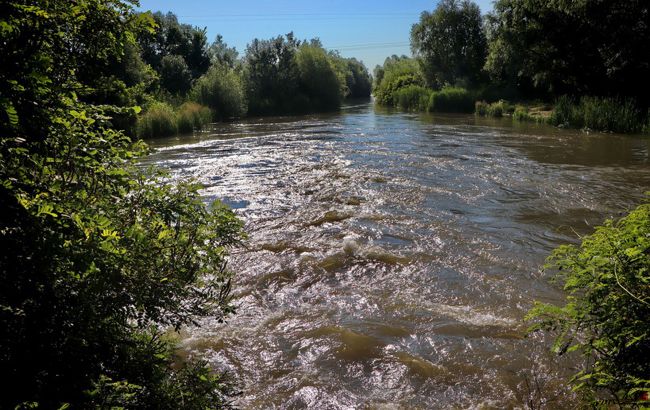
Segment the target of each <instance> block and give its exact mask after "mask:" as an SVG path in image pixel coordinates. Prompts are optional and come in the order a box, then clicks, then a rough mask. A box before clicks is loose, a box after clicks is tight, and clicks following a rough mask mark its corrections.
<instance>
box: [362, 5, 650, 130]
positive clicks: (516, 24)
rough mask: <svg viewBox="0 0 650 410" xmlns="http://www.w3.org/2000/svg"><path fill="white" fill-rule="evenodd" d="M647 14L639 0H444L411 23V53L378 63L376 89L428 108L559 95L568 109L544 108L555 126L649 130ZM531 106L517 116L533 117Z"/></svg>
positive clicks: (381, 95) (404, 104)
mask: <svg viewBox="0 0 650 410" xmlns="http://www.w3.org/2000/svg"><path fill="white" fill-rule="evenodd" d="M649 14H650V3H648V2H646V1H641V0H632V1H629V0H615V1H608V2H603V1H597V0H585V1H548V2H540V1H533V0H497V1H495V2H494V9H493V11H492V12H491V13H490V14H488V15H486V16H482V15H481V12H480V9H479V7H478V5H476V4H475V3H473V2H472V1H469V0H442V1H440V3H439V4H438V6H437V8H436V9H435V10H434V11H433V12H426V11H425V12H423V13H422V15H421V17H420V21H419V22H418V23H416V24H414V25H413V27H412V29H411V49H412V51H413V55H414V57H413V58H409V57H406V56H401V57H399V56H392V57H389V58H388V59H386V62H385V63H384V65H383V66H377V67H376V68H375V72H374V80H375V83H374V94H375V96H376V97H377V101H378V103H380V104H383V105H389V106H390V105H392V106H398V107H401V108H404V109H411V110H429V111H457V110H460V111H472V110H473V104H474V102H475V101H481V102H485V103H487V104H490V103H498V102H500V101H502V100H509V101H529V102H530V101H539V102H542V103H551V104H554V103H555V102H556V101H557V100H558V99H559V98H560V97H562V98H561V105H562V107H561V108H562V112H557V113H554V114H553V115H552V116H551V117H548V121H550V122H552V123H554V124H556V125H570V126H576V127H588V128H593V129H601V130H607V131H620V132H639V131H642V130H643V129H644V128H645V129H646V130H647V128H648V127H647V124H648V106H649V104H650V82H649V81H648V78H649V77H650V54H649V53H648V52H647V46H648V44H650V25H649V24H648V15H649ZM441 92H442V94H440V93H441ZM450 95H451V96H452V98H447V97H448V96H450ZM434 99H438V104H435V103H434V101H433V100H434ZM443 100H444V101H446V100H449V101H450V103H451V105H450V106H447V105H445V104H444V101H443ZM468 101H470V102H471V103H468ZM481 106H484V104H483V105H481ZM499 107H500V105H497V106H496V109H495V110H491V111H489V112H492V111H493V112H498V113H500V112H501V111H500V110H499ZM512 107H513V110H511V112H510V114H512V113H514V105H513V106H512ZM526 110H527V108H526V107H525V106H522V108H521V110H520V112H521V113H522V115H521V116H518V118H528V117H530V116H529V115H523V114H528V113H527V112H526ZM602 117H606V119H605V120H603V119H602Z"/></svg>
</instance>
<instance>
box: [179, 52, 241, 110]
mask: <svg viewBox="0 0 650 410" xmlns="http://www.w3.org/2000/svg"><path fill="white" fill-rule="evenodd" d="M190 99H191V100H193V101H196V102H198V103H199V104H202V105H204V106H207V107H209V108H210V109H211V110H212V113H213V117H214V118H219V119H228V118H233V117H241V116H242V115H243V114H244V113H245V112H246V101H245V95H244V89H243V85H242V78H241V74H240V73H239V72H238V71H236V70H234V69H233V68H231V67H229V66H228V65H226V63H220V62H217V63H215V64H213V65H212V67H210V69H209V70H208V72H207V73H205V74H204V75H203V76H201V78H199V79H198V80H197V81H196V83H195V84H194V86H193V87H192V91H191V92H190Z"/></svg>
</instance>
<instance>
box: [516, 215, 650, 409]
mask: <svg viewBox="0 0 650 410" xmlns="http://www.w3.org/2000/svg"><path fill="white" fill-rule="evenodd" d="M546 268H547V269H549V268H550V269H554V270H557V274H556V276H555V277H554V279H555V280H556V281H557V282H559V283H561V284H563V285H564V290H565V291H566V292H567V294H568V295H567V299H566V304H565V305H564V306H561V307H558V306H554V305H548V304H541V303H537V304H536V306H535V307H534V308H533V309H532V310H531V311H530V312H529V314H528V319H529V320H535V321H536V323H535V324H534V325H533V326H532V328H531V330H544V331H549V332H553V334H554V335H555V336H556V340H555V343H554V345H553V350H554V351H555V352H556V353H558V354H563V353H564V352H568V351H578V352H580V353H582V355H583V356H584V357H585V358H586V359H587V360H585V362H584V368H583V369H582V370H581V371H580V372H578V373H577V374H576V375H575V376H574V377H573V379H572V383H573V384H574V386H575V388H576V389H577V390H579V391H582V392H583V393H585V395H587V396H588V397H589V398H590V400H592V401H593V402H594V404H595V402H596V401H598V400H601V399H604V398H608V396H609V399H614V401H613V403H614V404H616V403H618V404H619V405H622V404H623V403H625V404H631V403H632V402H634V401H635V400H636V399H638V397H639V393H640V392H642V391H646V392H647V391H649V390H650V361H649V360H648V355H649V354H650V326H649V325H648V318H650V285H649V284H650V204H649V203H646V204H643V205H641V206H639V207H638V208H637V209H636V210H634V211H632V212H631V213H630V214H629V215H628V216H627V217H625V218H623V219H621V220H620V221H618V222H613V221H607V222H606V223H605V225H604V226H601V227H598V228H596V231H595V232H594V233H593V234H592V235H590V236H586V237H584V238H583V240H582V244H581V245H580V246H579V247H578V246H573V245H565V246H561V247H559V248H558V249H556V250H555V251H554V252H553V253H552V254H551V256H550V258H549V260H548V264H547V266H546ZM611 403H612V402H610V404H611ZM600 404H601V405H602V404H604V403H602V402H601V403H600ZM623 407H625V406H623Z"/></svg>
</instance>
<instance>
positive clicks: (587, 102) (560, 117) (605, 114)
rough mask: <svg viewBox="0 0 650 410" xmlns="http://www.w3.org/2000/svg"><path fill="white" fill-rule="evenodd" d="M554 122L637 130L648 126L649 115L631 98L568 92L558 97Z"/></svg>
mask: <svg viewBox="0 0 650 410" xmlns="http://www.w3.org/2000/svg"><path fill="white" fill-rule="evenodd" d="M551 123H552V124H553V125H556V126H562V127H573V128H586V129H591V130H595V131H607V132H620V133H636V132H641V131H647V130H648V115H643V114H642V113H641V111H640V110H639V109H638V108H637V104H636V102H635V101H634V100H631V99H619V98H608V97H588V96H585V97H582V98H580V100H579V101H575V100H573V99H572V98H570V97H568V96H562V97H560V98H558V99H557V101H556V103H555V108H554V110H553V115H552V116H551Z"/></svg>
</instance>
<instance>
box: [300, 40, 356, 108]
mask: <svg viewBox="0 0 650 410" xmlns="http://www.w3.org/2000/svg"><path fill="white" fill-rule="evenodd" d="M295 59H296V66H297V68H298V76H299V77H298V83H299V88H298V89H299V91H300V92H299V93H297V94H302V95H297V96H296V97H298V99H297V100H296V101H294V102H293V104H294V107H292V109H291V111H294V112H310V111H331V110H335V109H338V108H339V107H340V106H341V101H342V100H343V97H344V95H343V94H344V88H345V75H344V74H343V73H341V76H340V77H339V75H337V69H336V67H335V64H334V62H333V61H332V59H331V58H330V57H329V56H328V55H327V52H326V51H325V50H324V49H323V48H322V47H321V46H318V45H311V44H302V45H301V46H300V47H299V48H298V52H297V53H296V56H295ZM300 98H305V100H304V101H305V102H301V101H300Z"/></svg>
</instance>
